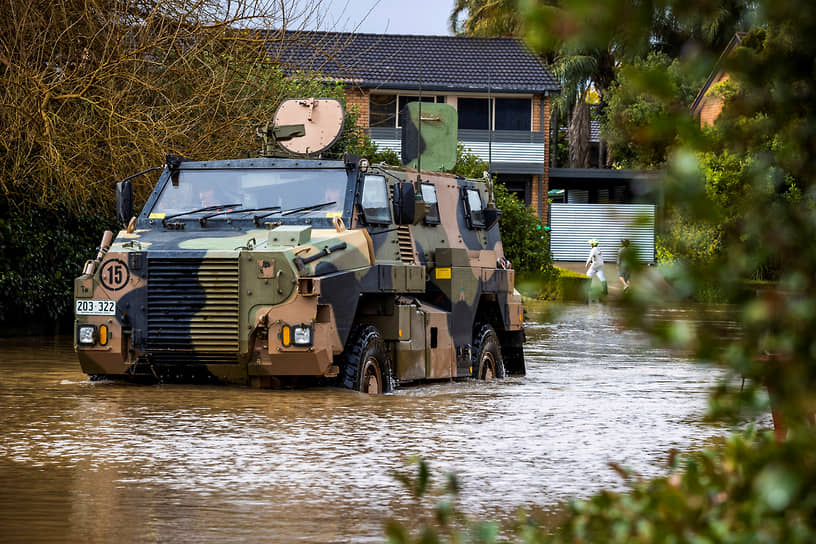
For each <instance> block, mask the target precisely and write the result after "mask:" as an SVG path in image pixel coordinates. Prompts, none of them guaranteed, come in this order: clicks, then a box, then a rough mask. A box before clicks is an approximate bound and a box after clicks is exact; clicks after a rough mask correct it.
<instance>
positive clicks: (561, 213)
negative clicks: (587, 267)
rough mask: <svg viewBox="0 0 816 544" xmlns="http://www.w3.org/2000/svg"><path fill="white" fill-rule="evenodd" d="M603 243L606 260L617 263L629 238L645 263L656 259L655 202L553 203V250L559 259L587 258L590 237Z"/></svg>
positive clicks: (551, 230) (554, 258)
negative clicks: (621, 245)
mask: <svg viewBox="0 0 816 544" xmlns="http://www.w3.org/2000/svg"><path fill="white" fill-rule="evenodd" d="M591 238H595V239H596V240H598V242H599V243H600V247H601V250H602V251H603V255H604V261H605V262H612V263H613V262H615V258H616V257H617V254H618V249H619V248H620V241H621V240H622V239H623V238H628V239H629V240H631V242H632V246H633V247H635V248H636V249H637V253H638V257H639V258H640V260H641V261H642V262H646V263H651V262H654V257H655V207H654V206H653V205H651V204H550V251H552V255H553V260H555V261H585V260H586V258H587V255H589V249H590V247H589V244H588V243H587V240H589V239H591Z"/></svg>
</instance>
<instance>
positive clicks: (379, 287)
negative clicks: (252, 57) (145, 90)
mask: <svg viewBox="0 0 816 544" xmlns="http://www.w3.org/2000/svg"><path fill="white" fill-rule="evenodd" d="M334 102H335V101H331V100H295V101H287V102H285V103H284V105H282V106H281V109H279V110H278V114H276V116H275V120H276V121H275V124H274V125H273V126H271V127H267V130H266V131H263V130H262V131H261V132H262V133H263V134H264V135H266V136H269V137H272V136H276V137H277V139H278V140H279V141H278V142H277V143H278V144H279V146H282V147H284V149H285V150H286V151H287V152H288V153H289V154H290V158H284V157H269V156H266V157H259V158H247V159H237V160H214V161H188V160H184V159H181V158H177V157H168V158H167V161H166V165H165V166H164V168H163V171H162V173H161V176H160V178H159V180H158V182H157V184H156V186H155V188H154V189H153V191H152V193H151V194H150V196H149V197H148V199H147V201H146V204H145V205H144V209H143V210H142V211H141V212H140V213H139V214H138V216H136V217H132V218H131V219H130V221H129V222H128V224H127V227H126V228H124V229H123V230H121V231H120V232H119V233H118V234H117V235H116V236H115V237H114V235H113V233H111V232H106V233H105V235H104V236H103V239H102V244H101V246H100V248H98V252H97V255H96V258H95V259H93V260H90V261H88V262H86V264H85V267H84V270H83V273H82V275H81V276H79V277H78V278H77V279H76V280H75V286H74V287H75V315H76V327H75V349H76V352H77V354H78V357H79V361H80V363H81V366H82V369H83V371H84V372H85V373H87V374H89V375H90V376H91V378H92V379H128V380H133V381H157V380H158V381H163V382H213V383H230V384H244V385H249V386H253V387H262V388H263V387H278V386H282V385H289V384H292V383H296V382H299V381H303V380H304V379H316V380H320V381H322V382H324V383H332V384H336V385H338V386H341V387H345V388H349V389H353V390H357V391H363V392H366V393H372V394H375V393H383V392H387V391H390V390H391V389H392V388H393V387H394V386H398V385H401V384H406V383H410V382H421V381H428V380H443V379H455V378H476V379H481V380H489V379H493V378H502V377H504V376H505V374H506V373H507V374H524V373H525V363H524V353H523V347H522V344H523V341H524V329H523V319H522V302H521V297H520V295H519V294H518V292H517V291H516V290H515V289H514V271H513V270H512V268H511V267H510V265H509V263H508V262H507V261H506V259H505V258H504V254H503V251H502V244H501V239H500V236H499V227H498V221H499V216H500V212H499V210H498V209H496V207H495V206H494V204H493V202H492V194H491V186H490V183H489V181H486V180H484V179H483V180H471V179H464V178H462V177H458V176H455V175H453V174H449V173H442V172H435V171H429V170H426V169H421V168H407V167H403V168H401V167H385V166H382V165H372V164H369V162H368V160H366V159H365V158H363V157H358V156H353V155H349V154H346V155H345V156H344V158H343V160H324V159H321V158H315V157H316V156H317V154H319V153H320V152H322V151H324V150H325V149H326V148H327V147H328V146H329V145H331V142H333V141H335V140H336V138H337V134H335V131H334V129H331V130H325V128H326V126H327V125H330V126H331V125H336V123H337V120H336V117H337V115H338V114H337V112H336V109H337V107H338V106H339V107H340V112H341V113H340V118H341V120H340V126H341V127H342V106H340V104H339V102H338V103H334ZM426 107H428V105H426ZM290 110H291V111H294V112H295V120H296V121H297V122H296V123H294V124H292V121H291V120H289V121H287V120H286V119H287V116H286V112H287V111H288V112H290V113H291V111H290ZM304 112H305V113H304ZM329 118H332V119H334V120H329ZM287 123H289V124H287ZM418 123H419V124H420V126H421V124H422V119H421V115H420V119H419V121H418ZM430 130H431V129H426V131H430ZM338 134H339V129H338ZM315 135H318V136H315ZM310 138H312V139H310ZM315 138H317V141H315ZM423 141H424V140H423ZM298 142H300V143H298ZM267 143H268V140H267ZM454 146H455V143H454ZM266 147H267V146H265V149H266ZM420 147H422V146H421V145H420ZM267 151H268V150H267ZM266 154H268V153H266ZM292 154H294V156H293V157H292V156H291V155H292ZM420 158H421V157H420ZM130 183H131V181H130V180H126V181H125V182H120V183H119V184H117V211H118V214H119V217H120V219H121V220H122V221H123V224H124V221H125V220H126V219H127V218H129V217H131V214H132V199H133V196H132V187H131V185H130Z"/></svg>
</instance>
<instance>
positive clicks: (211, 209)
mask: <svg viewBox="0 0 816 544" xmlns="http://www.w3.org/2000/svg"><path fill="white" fill-rule="evenodd" d="M240 205H241V203H240V202H238V203H236V204H216V205H215V206H206V207H204V208H198V209H196V210H190V211H186V212H181V213H174V214H173V215H167V216H165V217H164V218H163V219H162V226H163V227H164V226H166V225H165V222H166V221H167V220H168V219H175V218H176V217H183V216H185V215H191V214H194V213H201V212H211V211H213V210H218V209H221V208H235V207H238V206H240Z"/></svg>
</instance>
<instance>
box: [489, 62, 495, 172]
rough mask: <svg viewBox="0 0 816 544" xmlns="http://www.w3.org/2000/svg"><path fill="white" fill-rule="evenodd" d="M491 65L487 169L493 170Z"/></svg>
mask: <svg viewBox="0 0 816 544" xmlns="http://www.w3.org/2000/svg"><path fill="white" fill-rule="evenodd" d="M490 83H491V81H490V65H489V64H488V65H487V171H488V173H492V172H493V109H494V108H493V97H492V96H491V94H490Z"/></svg>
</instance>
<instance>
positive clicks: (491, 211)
mask: <svg viewBox="0 0 816 544" xmlns="http://www.w3.org/2000/svg"><path fill="white" fill-rule="evenodd" d="M499 217H501V210H500V209H498V208H485V210H484V218H485V225H486V227H485V228H486V229H487V230H490V229H492V228H493V227H495V226H496V223H498V222H499Z"/></svg>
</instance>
